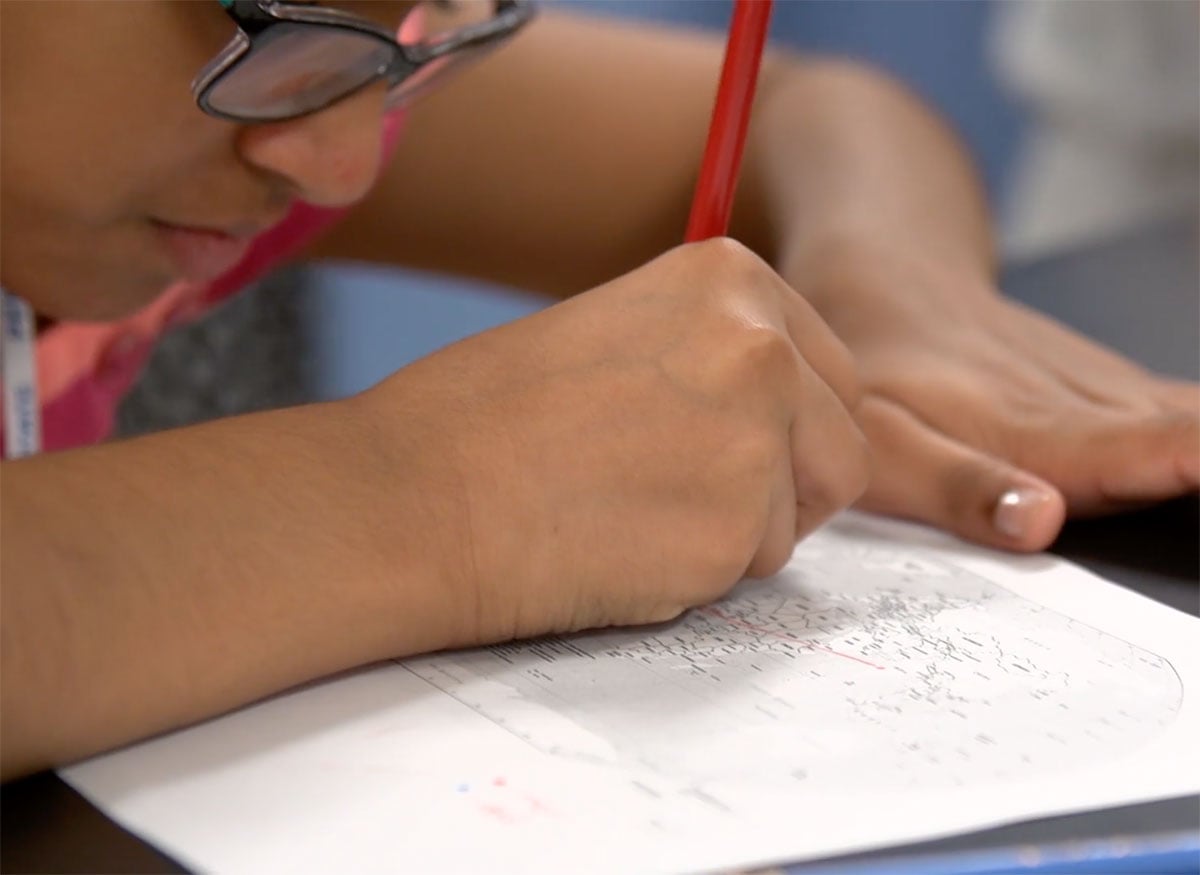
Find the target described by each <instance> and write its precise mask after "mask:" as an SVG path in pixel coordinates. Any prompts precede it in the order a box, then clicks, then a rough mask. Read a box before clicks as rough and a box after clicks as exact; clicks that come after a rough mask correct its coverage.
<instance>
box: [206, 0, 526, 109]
mask: <svg viewBox="0 0 1200 875" xmlns="http://www.w3.org/2000/svg"><path fill="white" fill-rule="evenodd" d="M217 2H218V3H220V4H221V7H222V8H223V9H224V10H225V13H226V14H227V15H228V16H229V17H230V18H232V19H233V21H234V24H236V25H237V33H235V34H234V36H233V38H232V39H231V40H230V41H229V43H228V44H227V45H226V46H225V48H223V49H222V50H221V51H220V53H218V54H217V56H216V57H215V58H213V59H212V60H211V61H209V62H208V63H207V64H206V65H205V66H204V68H203V69H201V71H200V72H199V74H197V76H196V78H195V79H194V80H193V81H192V94H193V96H194V97H195V99H196V105H197V106H199V107H200V109H201V110H202V111H203V112H204V113H206V114H208V115H210V116H213V117H214V118H219V119H224V120H225V121H232V122H237V123H239V124H253V123H255V120H253V119H247V118H245V117H242V116H235V115H231V114H229V113H225V112H222V111H221V110H219V109H217V108H216V107H214V106H212V105H211V104H210V103H209V102H208V95H209V94H210V93H211V91H212V89H213V87H214V86H215V85H216V84H217V83H218V82H220V81H221V79H222V77H224V76H225V75H227V74H228V73H230V72H232V71H233V70H234V69H235V68H236V67H237V65H238V64H239V63H241V62H242V61H243V60H245V59H246V58H247V57H249V56H250V55H251V54H252V53H253V51H254V41H255V40H256V39H257V38H258V37H260V36H261V35H262V34H263V33H264V32H266V31H267V30H269V29H270V28H271V27H273V26H275V25H277V24H300V25H311V26H314V27H332V28H336V29H339V30H348V31H352V32H354V33H356V34H360V35H362V36H368V37H372V38H374V39H377V40H380V41H381V42H384V43H386V44H387V45H388V46H389V47H390V48H391V49H392V50H393V54H392V62H391V63H390V64H388V66H387V67H386V68H384V69H381V70H380V71H379V72H378V73H377V74H376V75H375V76H372V77H370V78H368V79H366V80H364V81H363V82H362V83H361V84H360V85H358V86H356V87H355V88H353V89H352V90H350V91H347V92H346V93H345V94H342V95H340V96H338V97H336V98H334V99H333V100H330V101H329V102H327V103H325V104H323V105H322V106H318V107H314V108H312V109H306V110H304V111H302V112H298V113H294V114H292V115H286V116H279V117H278V118H271V119H260V120H258V121H259V122H271V123H274V122H284V121H291V120H292V119H297V118H303V117H304V116H307V115H313V114H314V113H318V112H321V111H323V110H325V109H328V108H329V107H330V106H333V105H334V104H336V103H338V102H340V101H342V100H345V99H346V98H348V97H350V96H351V95H353V94H356V93H357V92H359V91H361V90H362V89H363V88H366V87H367V86H369V85H371V84H372V83H374V82H378V81H380V80H384V81H386V82H387V83H388V90H389V91H390V90H391V89H393V88H395V87H397V86H398V85H400V84H401V83H402V82H403V81H404V80H405V79H408V78H409V77H411V76H413V75H414V74H416V73H417V72H418V71H419V70H421V69H422V68H423V67H425V66H426V65H427V64H429V63H431V62H433V61H436V60H438V59H440V58H444V57H447V56H449V55H453V54H455V53H456V52H459V51H462V50H464V49H469V48H476V47H482V46H487V45H489V44H491V43H496V44H499V43H500V42H502V41H504V40H505V39H507V38H508V37H510V36H512V35H513V34H515V33H516V32H517V31H518V30H520V29H521V28H522V27H523V26H524V25H526V24H527V23H529V21H530V20H531V19H532V18H533V16H534V14H535V12H536V8H537V7H536V6H535V4H534V3H533V2H532V0H496V12H495V14H494V15H493V16H492V17H491V18H490V19H489V20H488V21H484V22H480V23H478V24H472V25H467V26H466V27H464V28H462V30H461V31H458V32H455V33H453V34H452V35H451V37H450V38H448V39H445V40H443V41H440V42H437V43H434V44H432V45H429V46H406V45H403V44H401V43H400V42H399V41H398V40H397V38H396V34H395V33H394V32H392V31H389V30H388V29H387V28H386V27H384V26H382V25H379V24H376V23H375V22H373V21H368V20H367V19H364V18H360V17H359V16H357V15H354V14H352V13H350V12H345V11H343V10H341V9H329V8H328V7H323V6H316V5H313V4H311V3H304V4H295V3H290V2H287V0H217Z"/></svg>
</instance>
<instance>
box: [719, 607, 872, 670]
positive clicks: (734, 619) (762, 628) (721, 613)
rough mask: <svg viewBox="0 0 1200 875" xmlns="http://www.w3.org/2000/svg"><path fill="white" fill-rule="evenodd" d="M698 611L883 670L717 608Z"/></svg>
mask: <svg viewBox="0 0 1200 875" xmlns="http://www.w3.org/2000/svg"><path fill="white" fill-rule="evenodd" d="M699 610H700V613H702V614H707V615H708V616H710V617H716V618H717V619H718V620H724V621H725V622H726V623H728V624H729V625H731V626H737V627H738V628H741V629H747V630H749V631H751V632H757V633H758V634H760V635H769V636H771V637H772V638H783V639H784V640H786V641H794V642H795V643H796V644H803V645H804V646H805V647H808V648H810V649H812V650H820V651H821V652H822V653H828V654H830V655H831V656H840V657H841V658H842V659H852V660H854V661H855V662H861V663H862V664H863V665H869V666H871V668H877V669H880V670H882V669H883V668H884V666H882V665H876V664H875V663H873V662H871V661H869V660H866V659H863V658H862V657H861V656H854V655H853V654H850V653H842V652H840V651H837V650H832V649H830V648H828V647H825V646H823V645H820V644H815V643H813V642H812V641H807V640H805V639H804V638H797V637H796V636H795V635H789V634H788V633H787V632H778V631H776V630H774V629H768V628H766V627H765V626H756V625H754V624H753V623H747V622H746V621H745V620H742V619H739V618H738V617H731V616H729V615H728V614H726V613H725V612H724V611H721V610H720V609H718V608H714V607H711V606H710V607H707V608H700V609H699Z"/></svg>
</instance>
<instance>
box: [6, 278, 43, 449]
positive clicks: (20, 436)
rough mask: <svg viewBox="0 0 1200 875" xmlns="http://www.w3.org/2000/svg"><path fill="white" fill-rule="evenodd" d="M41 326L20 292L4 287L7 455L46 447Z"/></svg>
mask: <svg viewBox="0 0 1200 875" xmlns="http://www.w3.org/2000/svg"><path fill="white" fill-rule="evenodd" d="M36 344H37V326H36V324H35V323H34V319H33V310H32V309H31V308H30V306H29V305H28V304H26V303H25V302H24V301H22V300H21V299H20V298H18V297H17V296H16V295H10V294H9V293H8V292H6V291H4V290H3V289H0V347H2V349H3V358H2V359H0V362H2V364H3V375H4V455H5V457H6V458H9V459H19V458H21V457H22V456H32V455H34V454H35V453H37V452H38V451H39V450H40V449H41V448H42V415H41V410H40V409H39V406H38V390H37V366H36V364H35V362H36V357H35V350H36Z"/></svg>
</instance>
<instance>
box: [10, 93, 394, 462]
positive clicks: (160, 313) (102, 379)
mask: <svg viewBox="0 0 1200 875" xmlns="http://www.w3.org/2000/svg"><path fill="white" fill-rule="evenodd" d="M400 127H401V116H400V115H399V114H392V115H391V116H389V117H388V118H387V119H386V120H385V123H384V134H383V151H384V156H385V159H386V158H387V157H388V156H390V155H391V152H392V151H393V149H394V147H395V144H396V141H397V140H398V139H399V134H400ZM345 212H346V211H345V210H343V209H325V208H321V207H314V206H311V205H309V204H303V203H301V204H297V205H296V206H294V207H293V208H292V210H291V212H290V213H289V214H288V215H287V217H286V218H285V219H284V220H283V221H282V222H280V223H279V224H278V225H276V226H275V227H274V228H271V229H270V230H268V231H266V232H265V233H263V234H261V235H260V236H259V237H258V238H257V239H255V240H254V242H253V243H252V244H251V247H250V249H249V251H248V252H247V253H246V256H245V258H243V259H242V261H241V262H240V263H239V264H238V265H237V266H235V267H234V268H233V269H232V270H231V271H229V272H228V273H226V274H225V275H224V276H221V277H219V278H218V279H216V280H214V281H213V282H211V283H189V282H180V283H176V284H175V285H173V286H171V287H170V288H168V289H167V290H166V291H164V292H163V293H162V295H160V296H159V297H158V298H156V299H155V300H154V301H153V302H151V303H150V304H149V305H147V306H146V307H144V308H143V309H142V310H140V311H139V312H137V313H136V314H134V315H133V316H130V317H128V318H126V319H122V320H119V321H116V322H108V323H82V322H81V323H71V322H66V323H60V324H57V325H54V326H52V327H51V328H49V329H48V330H47V331H45V332H43V333H42V334H41V335H39V336H38V340H37V352H36V357H37V382H38V392H39V397H40V399H41V406H42V451H43V452H48V451H52V450H65V449H70V448H71V447H78V446H83V445H86V444H92V443H96V442H98V441H101V440H103V439H104V438H106V437H107V436H108V435H109V434H110V433H111V431H112V427H113V422H114V419H115V415H116V408H117V405H118V403H119V402H120V400H121V398H122V397H123V396H124V395H125V394H126V393H127V392H128V391H129V390H130V389H131V388H132V386H133V384H134V383H135V382H136V381H137V378H138V376H139V375H140V374H141V371H142V368H143V367H144V366H145V364H146V361H147V360H148V359H149V357H150V354H151V352H152V351H153V349H154V345H155V343H156V342H157V341H158V338H159V337H160V336H162V334H163V333H164V332H165V331H166V330H167V329H168V328H171V327H173V326H175V325H179V324H180V323H183V322H188V321H191V320H193V319H195V318H196V317H197V316H199V315H200V314H202V313H204V312H205V311H206V310H208V309H209V308H210V307H212V306H213V305H214V304H216V303H218V302H219V301H222V300H224V299H225V298H227V297H229V296H230V295H232V294H234V293H235V292H237V291H238V290H239V289H241V288H244V287H245V286H246V285H247V284H249V283H251V282H253V281H254V280H256V279H258V278H259V277H261V276H263V275H264V274H266V273H267V272H269V271H270V270H271V268H273V267H275V266H276V265H278V264H279V263H280V262H282V261H284V260H286V259H288V258H290V257H292V256H294V255H296V254H297V253H298V252H299V251H300V250H302V249H303V248H304V247H305V246H306V245H307V244H309V243H310V242H312V241H313V240H314V239H315V238H316V237H317V236H318V235H319V234H320V233H321V232H322V231H324V230H325V229H327V228H328V227H330V226H331V225H332V224H334V223H335V222H336V221H337V220H338V219H339V218H341V217H342V216H343V215H344V214H345ZM14 291H18V293H19V290H14ZM2 446H3V424H2V422H0V447H2Z"/></svg>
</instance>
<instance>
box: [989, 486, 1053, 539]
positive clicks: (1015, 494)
mask: <svg viewBox="0 0 1200 875" xmlns="http://www.w3.org/2000/svg"><path fill="white" fill-rule="evenodd" d="M1050 497H1051V496H1050V494H1049V493H1048V492H1046V491H1045V490H1044V489H1036V488H1034V487H1031V486H1022V487H1020V488H1018V489H1010V490H1008V491H1007V492H1005V493H1004V494H1003V495H1001V496H1000V500H999V501H997V502H996V509H995V511H993V512H992V525H993V526H995V527H996V531H998V532H1000V533H1001V534H1003V535H1007V536H1008V537H1010V538H1013V539H1014V540H1019V539H1021V538H1023V537H1024V536H1025V535H1026V533H1027V532H1028V531H1029V528H1030V524H1031V523H1032V522H1033V521H1034V520H1035V519H1036V517H1037V515H1038V512H1039V508H1041V507H1042V506H1043V505H1045V504H1046V502H1048V501H1050Z"/></svg>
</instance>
